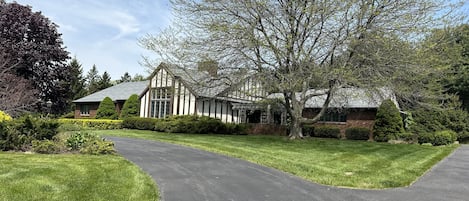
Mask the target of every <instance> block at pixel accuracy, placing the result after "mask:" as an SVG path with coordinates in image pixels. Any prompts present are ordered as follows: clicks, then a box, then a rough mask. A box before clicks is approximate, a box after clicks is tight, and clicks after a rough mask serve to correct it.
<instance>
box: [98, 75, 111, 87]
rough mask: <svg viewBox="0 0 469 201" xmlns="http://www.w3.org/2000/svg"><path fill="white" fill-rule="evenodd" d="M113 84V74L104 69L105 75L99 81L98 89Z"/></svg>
mask: <svg viewBox="0 0 469 201" xmlns="http://www.w3.org/2000/svg"><path fill="white" fill-rule="evenodd" d="M111 86H112V83H111V76H110V75H109V73H107V72H106V71H104V73H103V75H102V76H101V79H100V80H99V81H98V91H100V90H103V89H106V88H109V87H111Z"/></svg>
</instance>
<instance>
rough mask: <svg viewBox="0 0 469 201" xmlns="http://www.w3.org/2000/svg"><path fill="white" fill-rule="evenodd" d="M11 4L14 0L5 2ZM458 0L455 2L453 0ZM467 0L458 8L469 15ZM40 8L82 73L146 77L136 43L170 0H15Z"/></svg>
mask: <svg viewBox="0 0 469 201" xmlns="http://www.w3.org/2000/svg"><path fill="white" fill-rule="evenodd" d="M7 1H8V2H11V1H13V0H7ZM452 1H456V0H452ZM468 1H469V0H465V2H466V3H465V6H464V8H463V9H462V10H461V11H462V12H464V13H466V16H467V15H468V14H467V13H469V3H468ZM16 2H18V3H20V4H23V5H30V6H32V9H33V10H34V11H41V12H42V14H43V15H44V16H46V17H48V18H49V19H50V20H51V21H53V22H54V23H56V24H58V25H59V32H60V33H62V34H63V35H62V39H63V40H64V45H65V46H66V47H67V50H68V51H69V52H70V53H71V54H70V55H71V56H72V57H73V56H76V57H77V59H78V60H79V61H80V62H81V63H82V66H83V70H84V73H85V74H86V72H87V71H88V70H89V69H90V68H91V66H92V65H93V64H96V66H97V67H98V70H99V72H100V74H102V73H103V72H104V71H107V72H108V73H110V75H111V77H112V79H113V80H116V79H119V78H120V76H122V75H123V74H124V73H125V72H129V73H130V74H131V75H134V74H135V73H139V74H143V75H146V72H145V68H144V67H142V66H141V65H140V64H139V61H141V60H142V59H141V58H142V55H145V56H150V57H151V55H152V53H151V52H148V51H146V50H145V49H143V48H141V47H140V46H138V44H137V39H138V38H140V37H142V36H144V35H145V34H148V33H150V34H157V33H159V32H160V31H161V30H162V29H164V28H165V27H167V26H168V25H169V23H170V21H171V16H172V14H171V9H170V5H169V2H168V0H16Z"/></svg>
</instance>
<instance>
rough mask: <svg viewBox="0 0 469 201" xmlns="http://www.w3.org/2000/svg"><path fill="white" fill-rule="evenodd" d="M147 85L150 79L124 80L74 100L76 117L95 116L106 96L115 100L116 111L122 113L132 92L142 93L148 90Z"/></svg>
mask: <svg viewBox="0 0 469 201" xmlns="http://www.w3.org/2000/svg"><path fill="white" fill-rule="evenodd" d="M147 85H148V81H142V82H124V83H120V84H117V85H114V86H112V87H109V88H106V89H103V90H101V91H98V92H96V93H93V94H90V95H88V96H85V97H83V98H80V99H78V100H75V101H73V103H75V118H76V119H79V118H94V117H95V116H96V112H97V110H98V107H99V103H100V102H101V101H102V100H103V99H104V98H105V97H109V98H111V99H112V100H113V101H114V104H115V106H116V112H117V114H120V111H121V109H122V106H123V105H124V102H125V101H126V100H127V99H128V98H129V97H130V96H131V95H132V94H137V95H140V94H142V93H143V92H144V91H145V90H146V88H147Z"/></svg>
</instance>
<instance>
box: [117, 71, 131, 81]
mask: <svg viewBox="0 0 469 201" xmlns="http://www.w3.org/2000/svg"><path fill="white" fill-rule="evenodd" d="M131 81H132V76H130V74H129V73H128V72H125V73H124V75H123V76H121V79H120V80H117V84H120V83H123V82H131Z"/></svg>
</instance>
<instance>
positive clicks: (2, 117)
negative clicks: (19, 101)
mask: <svg viewBox="0 0 469 201" xmlns="http://www.w3.org/2000/svg"><path fill="white" fill-rule="evenodd" d="M11 120H12V118H11V116H10V115H8V114H7V113H5V112H3V111H1V110H0V122H3V121H11Z"/></svg>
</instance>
